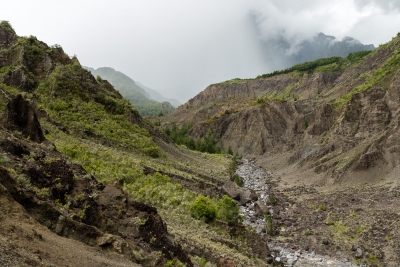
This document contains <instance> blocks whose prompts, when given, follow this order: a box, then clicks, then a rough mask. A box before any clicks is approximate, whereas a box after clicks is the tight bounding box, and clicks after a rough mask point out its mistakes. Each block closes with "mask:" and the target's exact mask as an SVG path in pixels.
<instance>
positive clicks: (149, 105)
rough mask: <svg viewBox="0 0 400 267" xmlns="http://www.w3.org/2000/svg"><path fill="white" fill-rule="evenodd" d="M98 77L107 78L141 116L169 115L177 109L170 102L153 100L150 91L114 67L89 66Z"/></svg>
mask: <svg viewBox="0 0 400 267" xmlns="http://www.w3.org/2000/svg"><path fill="white" fill-rule="evenodd" d="M88 69H89V71H90V72H91V73H92V74H93V75H94V76H97V77H98V78H100V77H101V78H102V79H105V80H107V81H108V82H109V83H110V84H112V86H114V88H115V89H116V90H118V91H119V92H120V93H121V95H122V96H123V97H125V98H126V99H128V100H129V101H130V103H131V104H132V105H133V106H134V107H135V108H136V109H137V110H138V111H139V113H140V115H141V116H158V115H159V114H160V113H162V114H163V115H167V114H169V113H171V112H172V111H174V110H175V108H174V107H173V106H172V105H171V104H170V103H169V102H166V101H164V102H157V101H155V100H151V99H150V96H149V95H148V93H147V92H146V91H145V90H144V89H143V88H141V87H140V86H139V85H137V84H136V83H135V81H133V80H132V79H131V78H130V77H128V76H126V75H125V74H123V73H122V72H119V71H116V70H114V69H112V68H108V67H103V68H98V69H96V70H95V69H91V68H88ZM101 78H100V79H101Z"/></svg>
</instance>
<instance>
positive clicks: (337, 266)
mask: <svg viewBox="0 0 400 267" xmlns="http://www.w3.org/2000/svg"><path fill="white" fill-rule="evenodd" d="M235 174H237V175H238V176H239V177H240V178H241V179H242V181H243V187H244V188H247V189H250V190H253V191H255V193H256V194H257V195H258V202H262V203H263V204H264V205H265V206H266V207H267V208H268V211H269V213H270V214H271V216H272V218H273V216H274V215H273V207H272V206H271V205H270V203H269V202H270V200H269V195H267V193H266V192H268V189H269V187H270V185H269V183H268V182H269V179H271V177H273V175H274V174H273V173H271V172H266V171H265V170H264V169H262V168H261V167H258V166H256V165H255V161H252V160H248V159H241V160H240V161H239V163H238V166H237V168H236V171H235ZM255 205H257V204H255V202H253V201H251V202H249V203H247V204H246V205H245V206H240V213H241V214H242V216H243V217H244V220H243V224H244V225H247V226H250V227H252V228H254V229H255V230H256V231H257V233H259V234H260V235H266V234H267V233H266V221H265V219H260V218H258V217H257V216H256V209H255ZM268 246H269V249H270V251H271V254H272V256H273V257H274V259H275V261H276V262H282V263H283V264H284V266H285V267H294V266H311V267H313V266H329V267H344V266H350V267H368V265H354V264H352V263H351V262H350V261H349V260H348V259H341V260H339V259H335V258H332V257H329V256H324V255H319V254H316V253H315V251H303V250H301V249H299V250H294V249H291V248H288V247H287V246H286V245H284V244H277V243H272V242H269V243H268Z"/></svg>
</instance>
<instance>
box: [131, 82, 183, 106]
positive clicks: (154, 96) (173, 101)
mask: <svg viewBox="0 0 400 267" xmlns="http://www.w3.org/2000/svg"><path fill="white" fill-rule="evenodd" d="M135 83H136V84H137V85H138V86H140V87H141V88H142V89H144V90H145V91H146V92H147V93H148V94H149V95H150V98H151V99H153V100H156V101H158V102H165V101H167V102H169V103H171V104H172V105H173V106H174V107H176V108H177V107H178V106H180V105H181V104H182V103H181V102H179V101H178V100H176V99H173V98H166V97H164V96H163V95H161V94H160V93H159V92H157V91H156V90H153V89H151V88H149V87H147V86H145V85H143V84H141V83H140V82H138V81H136V82H135Z"/></svg>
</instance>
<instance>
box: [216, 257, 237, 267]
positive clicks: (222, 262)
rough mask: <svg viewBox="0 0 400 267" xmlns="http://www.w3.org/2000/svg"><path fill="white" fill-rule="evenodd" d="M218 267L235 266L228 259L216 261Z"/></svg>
mask: <svg viewBox="0 0 400 267" xmlns="http://www.w3.org/2000/svg"><path fill="white" fill-rule="evenodd" d="M218 267H235V264H234V263H233V261H232V260H230V259H226V258H220V259H219V261H218Z"/></svg>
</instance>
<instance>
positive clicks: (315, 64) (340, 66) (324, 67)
mask: <svg viewBox="0 0 400 267" xmlns="http://www.w3.org/2000/svg"><path fill="white" fill-rule="evenodd" d="M371 52H372V51H359V52H354V53H350V54H349V55H348V56H347V57H346V58H342V57H329V58H321V59H317V60H314V61H310V62H305V63H301V64H297V65H294V66H293V67H291V68H287V69H284V70H276V71H274V72H271V73H267V74H263V75H260V76H257V78H258V79H259V78H269V77H273V76H277V75H281V74H286V73H291V72H300V73H313V72H315V71H343V70H344V69H345V67H346V66H348V65H351V64H356V63H358V62H361V60H362V59H363V58H364V57H365V56H367V55H368V54H370V53H371Z"/></svg>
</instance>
